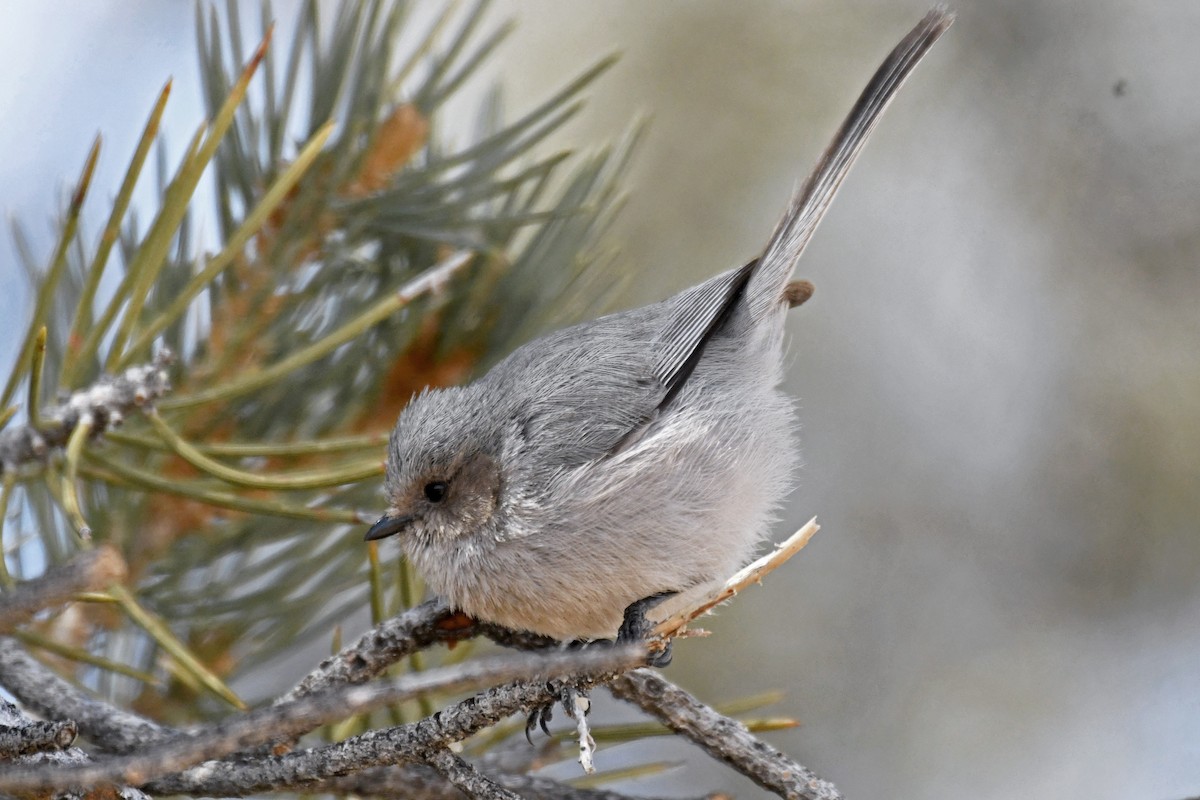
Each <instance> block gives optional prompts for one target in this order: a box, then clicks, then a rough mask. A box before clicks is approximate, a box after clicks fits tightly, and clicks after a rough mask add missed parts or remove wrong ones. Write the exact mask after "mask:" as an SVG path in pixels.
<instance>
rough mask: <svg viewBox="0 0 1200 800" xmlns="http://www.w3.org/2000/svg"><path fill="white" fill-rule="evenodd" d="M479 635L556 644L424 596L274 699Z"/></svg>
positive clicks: (356, 679)
mask: <svg viewBox="0 0 1200 800" xmlns="http://www.w3.org/2000/svg"><path fill="white" fill-rule="evenodd" d="M480 635H486V636H488V637H489V638H491V639H493V640H495V641H496V642H497V643H499V644H502V645H507V646H511V647H514V648H516V649H521V650H533V649H540V648H544V647H549V646H553V645H556V644H557V642H555V641H554V640H553V639H548V638H546V637H544V636H537V635H536V634H532V633H520V632H514V631H509V630H506V629H504V628H500V627H498V626H495V625H489V624H487V623H483V622H479V621H477V620H474V619H471V618H469V617H466V616H464V615H462V614H457V613H455V612H453V611H452V610H451V609H450V605H449V604H448V603H447V602H446V601H445V600H441V599H433V600H428V601H426V602H424V603H422V604H421V605H419V606H416V607H414V608H411V609H409V610H408V611H405V612H404V613H403V614H400V615H398V616H395V617H392V618H391V619H387V620H384V621H383V622H381V623H379V624H378V625H376V626H375V627H374V628H372V629H371V630H369V631H367V632H366V633H365V634H363V635H362V636H361V637H359V639H358V641H356V642H355V643H354V644H352V645H350V646H348V647H345V648H343V649H342V651H341V652H340V653H338V654H337V655H333V656H330V657H329V658H327V659H325V660H324V661H322V662H321V663H320V665H318V666H317V668H316V669H315V670H313V671H312V672H310V673H309V674H308V675H307V676H305V677H304V679H303V680H301V681H300V683H298V684H296V686H295V688H293V689H292V690H291V691H289V692H287V693H286V694H283V695H281V696H280V697H279V699H278V700H276V701H275V703H276V705H278V704H280V703H286V702H289V701H291V700H295V699H297V698H300V697H304V696H306V695H309V694H312V693H314V692H319V691H321V690H322V689H327V688H329V687H331V686H338V685H342V684H347V683H365V682H366V681H368V680H370V679H371V678H374V677H375V676H377V675H381V674H383V672H384V670H386V669H387V668H388V667H390V666H392V665H393V664H395V663H396V662H398V661H400V660H401V659H403V658H405V657H407V656H408V655H410V654H412V653H414V652H417V651H419V650H424V649H426V648H429V647H431V646H433V645H435V644H439V643H443V642H456V641H463V640H466V639H473V638H475V637H476V636H480Z"/></svg>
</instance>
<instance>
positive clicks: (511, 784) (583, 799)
mask: <svg viewBox="0 0 1200 800" xmlns="http://www.w3.org/2000/svg"><path fill="white" fill-rule="evenodd" d="M521 745H522V746H523V747H524V748H525V749H526V750H530V749H532V748H530V747H529V745H528V743H526V742H525V740H524V739H522V740H521ZM475 766H476V767H479V766H480V765H479V764H476V765H475ZM485 774H486V775H488V777H490V778H491V779H492V780H493V781H495V782H496V783H497V784H499V785H500V786H502V787H504V788H505V789H507V790H509V791H510V792H516V793H517V794H518V795H519V796H521V797H523V798H525V800H632V798H630V796H629V795H625V794H621V793H619V792H614V791H611V790H608V789H584V788H580V787H576V786H570V785H568V784H565V783H559V782H558V781H554V780H550V779H549V778H541V777H538V776H535V775H516V774H511V773H504V772H496V773H493V772H490V771H486V770H485ZM308 790H309V791H311V792H313V793H329V794H335V795H350V794H353V795H361V796H366V797H404V798H409V799H410V800H462V792H460V791H459V790H458V789H457V788H456V787H455V786H454V784H452V783H450V782H449V781H448V780H446V779H445V778H443V777H441V776H440V775H438V774H437V773H435V772H434V771H433V770H431V769H430V768H429V767H426V766H424V765H423V764H410V765H408V766H403V767H378V768H376V769H366V770H362V771H361V772H355V773H354V774H352V775H346V776H345V777H342V778H332V779H330V780H327V781H321V782H319V783H315V784H313V785H311V786H309V787H308ZM637 800H653V798H644V797H639V798H637Z"/></svg>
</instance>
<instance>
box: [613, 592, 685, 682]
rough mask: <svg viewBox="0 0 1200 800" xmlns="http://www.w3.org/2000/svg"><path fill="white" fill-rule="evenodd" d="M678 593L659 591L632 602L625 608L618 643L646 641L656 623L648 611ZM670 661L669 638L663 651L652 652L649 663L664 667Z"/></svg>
mask: <svg viewBox="0 0 1200 800" xmlns="http://www.w3.org/2000/svg"><path fill="white" fill-rule="evenodd" d="M676 594H678V592H659V593H658V594H652V595H650V596H649V597H643V598H642V599H641V600H636V601H634V602H632V603H630V604H629V607H628V608H626V609H625V618H624V619H623V620H621V627H620V629H619V630H618V631H617V644H629V643H632V642H645V641H646V640H647V639H648V638H649V637H650V634H651V633H653V632H654V623H653V622H651V621H650V620H648V619H646V612H647V611H649V610H650V609H652V608H654V607H655V606H657V605H658V604H659V603H661V602H662V601H664V600H666V599H667V598H668V597H673V596H674V595H676ZM670 663H671V642H670V641H669V640H668V641H667V644H666V647H665V648H664V649H663V650H662V651H660V652H657V653H651V654H650V658H649V664H650V666H652V667H658V668H659V669H662V668H663V667H665V666H667V665H668V664H670Z"/></svg>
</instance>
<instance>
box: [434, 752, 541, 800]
mask: <svg viewBox="0 0 1200 800" xmlns="http://www.w3.org/2000/svg"><path fill="white" fill-rule="evenodd" d="M428 763H429V766H431V767H433V768H434V770H436V771H437V773H438V774H439V775H441V776H442V777H443V778H445V779H446V780H448V781H450V783H452V784H454V785H455V786H456V787H458V789H459V790H460V791H461V792H462V793H463V794H465V795H466V796H467V797H470V798H472V800H521V798H520V796H519V795H516V794H514V793H513V792H511V791H509V790H508V789H505V788H504V787H503V786H501V785H499V784H498V783H496V782H495V781H494V780H492V779H491V778H489V777H488V776H486V775H484V774H483V773H482V772H480V771H479V770H477V769H475V767H473V766H471V765H470V764H468V763H467V762H466V761H463V760H462V759H461V758H459V757H458V756H456V755H454V753H451V752H450V751H449V750H438V751H436V752H434V753H433V754H431V755H430V756H429V758H428Z"/></svg>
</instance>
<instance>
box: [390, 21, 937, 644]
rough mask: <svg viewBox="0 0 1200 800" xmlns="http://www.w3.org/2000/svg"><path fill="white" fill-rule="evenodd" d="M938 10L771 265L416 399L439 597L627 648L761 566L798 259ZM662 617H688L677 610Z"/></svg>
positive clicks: (404, 499)
mask: <svg viewBox="0 0 1200 800" xmlns="http://www.w3.org/2000/svg"><path fill="white" fill-rule="evenodd" d="M952 20H953V16H952V14H950V13H949V12H948V11H946V10H944V9H935V10H933V11H931V12H930V13H929V14H928V15H926V17H925V18H924V19H923V20H922V21H921V22H920V24H918V25H917V26H916V27H915V28H914V29H913V30H912V32H910V33H909V34H908V35H907V36H906V37H905V38H904V39H903V40H902V41H901V42H900V43H899V44H898V45H897V46H896V48H895V50H893V51H892V53H891V54H890V55H889V56H888V58H887V60H886V61H884V63H883V64H882V66H880V68H879V70H878V71H877V72H876V73H875V75H874V77H873V78H872V79H871V82H870V83H869V84H868V85H867V88H866V89H865V90H864V91H863V94H862V96H861V97H860V98H859V100H858V102H857V103H856V104H855V106H854V108H853V110H852V111H851V112H850V115H849V117H848V118H847V119H846V121H845V122H844V123H843V124H842V127H841V129H840V130H839V131H838V133H837V135H836V137H835V138H834V140H833V142H832V144H830V145H829V147H828V149H827V150H826V151H825V153H824V154H823V155H822V156H821V159H820V161H818V162H817V166H816V168H815V169H814V170H813V172H812V174H811V175H810V176H809V178H808V179H807V180H806V181H805V182H804V184H803V185H802V186H801V188H800V190H799V191H798V192H797V193H796V195H795V197H794V198H793V199H792V201H791V204H790V205H789V206H788V209H787V212H786V213H785V214H784V216H783V219H782V220H781V221H780V223H779V224H778V226H777V227H776V228H775V232H774V233H773V235H772V236H771V239H770V242H769V243H768V244H767V246H766V248H765V249H764V250H763V252H762V255H760V256H759V257H758V258H757V259H755V260H753V261H751V262H750V263H748V264H746V265H745V266H742V267H739V268H737V269H732V270H729V271H728V272H724V273H721V274H720V275H717V276H716V277H714V278H711V279H709V280H707V281H705V282H704V283H701V284H699V285H698V286H693V287H692V288H690V289H685V290H684V291H682V292H680V293H679V294H677V295H675V296H674V297H670V298H668V299H666V300H663V301H662V302H659V303H655V304H654V305H650V306H646V307H644V308H635V309H632V310H629V311H622V312H620V313H617V314H611V315H609V316H605V317H601V318H599V319H596V320H593V321H591V322H585V323H582V324H580V325H575V326H573V327H570V328H564V329H562V330H559V331H556V332H554V333H551V334H549V335H547V336H543V337H542V338H540V339H536V340H534V341H532V342H529V343H528V344H526V345H524V346H522V347H520V348H519V349H517V350H516V351H515V352H513V353H512V354H511V355H510V356H508V358H506V359H504V360H503V361H501V362H500V363H499V364H497V365H496V366H495V367H493V368H492V369H491V371H490V372H488V373H487V374H486V375H484V376H483V377H482V378H480V379H479V380H477V381H475V382H474V383H471V384H468V385H466V386H459V387H454V388H450V389H427V390H425V391H424V392H422V393H421V394H419V395H417V396H416V397H414V398H413V399H412V402H410V403H409V404H408V406H407V407H406V408H405V409H404V411H403V412H402V413H401V415H400V419H399V421H398V422H397V423H396V429H395V431H394V432H393V434H392V437H391V442H390V444H389V447H388V458H387V478H386V492H387V498H388V503H389V505H388V509H387V513H386V514H385V515H384V516H383V518H382V519H380V520H379V522H378V523H376V524H375V525H374V526H373V527H372V528H371V529H370V531H368V532H367V535H366V538H367V539H368V540H372V539H382V538H384V537H387V536H392V535H394V534H396V535H399V536H400V541H401V544H402V546H403V548H404V552H405V553H406V554H407V556H408V558H409V559H411V561H412V563H413V565H415V567H416V568H417V570H418V571H419V572H420V573H421V575H422V576H423V577H424V579H425V581H426V582H427V584H428V585H429V587H430V588H432V590H433V591H435V592H437V593H438V594H440V595H442V596H444V597H446V598H447V599H448V600H449V601H450V602H451V604H452V605H453V606H455V607H456V608H458V609H460V610H461V611H463V612H465V613H467V614H469V615H471V616H474V617H477V618H479V619H482V620H486V621H489V622H493V623H497V624H499V625H502V626H505V627H507V628H511V629H515V630H525V631H531V632H534V633H539V634H544V635H546V636H550V637H554V638H556V639H599V638H609V637H612V636H613V635H614V634H615V633H616V632H617V630H618V628H619V626H620V625H621V623H622V619H623V614H624V611H625V610H626V609H627V607H632V606H633V605H636V604H635V601H639V600H641V599H643V598H649V597H652V596H656V595H658V596H662V595H674V596H673V597H671V599H670V601H669V602H668V604H666V605H674V604H675V603H679V604H681V605H682V604H685V603H687V602H688V601H689V599H690V598H691V599H694V597H695V596H696V595H698V594H699V593H701V592H704V591H706V590H707V589H709V588H711V587H712V585H713V584H714V583H719V582H721V581H723V580H724V579H725V578H727V577H728V576H729V575H730V574H732V573H733V572H734V571H735V570H737V569H738V568H739V567H741V566H742V565H743V564H745V563H746V562H747V561H748V560H749V559H750V558H751V556H752V555H753V553H754V550H755V548H756V546H757V545H758V543H759V541H760V540H761V539H762V538H763V537H764V535H765V534H766V533H767V530H768V527H769V525H770V523H771V521H772V519H773V517H774V514H775V511H776V509H777V507H778V505H779V502H780V500H781V498H782V497H783V496H784V495H785V494H786V493H787V492H788V491H789V489H790V488H791V483H792V471H793V469H794V467H795V465H796V460H797V446H796V433H795V423H794V419H793V411H792V402H791V400H789V399H788V398H787V397H786V396H784V395H783V394H782V393H781V392H780V391H779V388H778V385H779V381H780V376H781V365H782V358H783V333H784V317H785V315H786V313H787V310H788V308H789V307H790V306H791V305H793V304H797V302H803V300H804V299H806V298H807V295H808V293H809V292H810V291H811V288H810V287H808V286H807V284H804V283H802V282H801V283H794V284H789V282H788V281H789V279H790V277H791V274H792V270H793V267H794V266H795V264H796V261H797V259H799V257H800V254H801V253H802V252H803V251H804V248H805V246H806V245H807V244H808V240H809V238H810V237H811V236H812V233H813V230H814V229H815V228H816V226H817V224H818V223H819V222H820V220H821V218H822V217H823V216H824V214H825V210H826V209H827V208H828V206H829V202H830V201H831V200H832V199H833V196H834V194H835V193H836V192H837V189H838V186H839V185H840V184H841V182H842V179H843V178H844V177H845V175H846V172H847V171H848V170H849V168H850V166H851V164H852V163H853V162H854V160H855V158H856V157H857V156H858V154H859V152H860V150H861V149H862V146H863V144H864V143H865V141H866V139H867V136H868V135H869V134H870V132H871V130H872V129H873V128H874V127H875V124H876V122H878V120H879V117H880V115H881V114H882V112H883V110H884V108H885V107H886V106H887V104H888V102H889V101H890V100H891V98H892V96H893V95H894V94H895V92H896V90H897V89H899V87H900V85H901V83H902V82H903V81H904V79H905V78H906V77H907V76H908V74H909V73H910V72H911V71H912V69H913V68H914V67H915V66H916V65H917V63H918V62H919V61H920V60H921V58H922V57H923V56H924V55H925V53H926V52H927V51H928V49H929V48H930V47H931V46H932V45H933V43H934V42H935V41H936V40H937V39H938V37H939V36H941V34H942V33H943V32H944V31H945V30H946V28H947V27H949V25H950V23H951V21H952ZM662 610H664V611H665V610H668V609H666V608H664V609H662Z"/></svg>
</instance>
